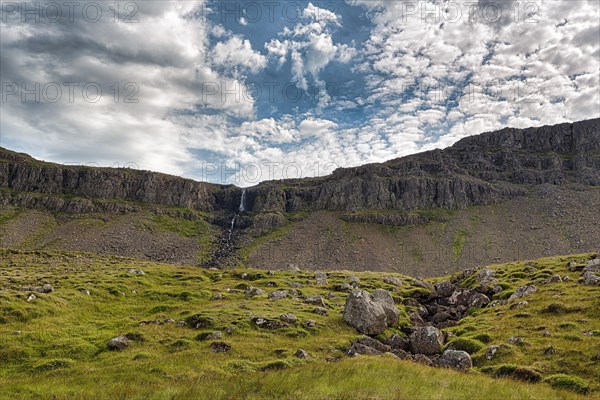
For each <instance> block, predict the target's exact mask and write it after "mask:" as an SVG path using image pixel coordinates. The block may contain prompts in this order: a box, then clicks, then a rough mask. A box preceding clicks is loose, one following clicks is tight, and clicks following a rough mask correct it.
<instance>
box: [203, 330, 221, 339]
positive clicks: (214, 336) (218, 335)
mask: <svg viewBox="0 0 600 400" xmlns="http://www.w3.org/2000/svg"><path fill="white" fill-rule="evenodd" d="M222 338H223V334H222V333H221V332H220V331H214V332H212V333H209V334H208V335H207V336H206V340H219V339H222Z"/></svg>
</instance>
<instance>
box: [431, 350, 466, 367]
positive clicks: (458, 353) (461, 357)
mask: <svg viewBox="0 0 600 400" xmlns="http://www.w3.org/2000/svg"><path fill="white" fill-rule="evenodd" d="M437 365H439V366H440V367H443V368H453V369H460V370H467V369H470V368H472V367H473V361H472V360H471V356H470V355H469V353H467V352H466V351H462V350H450V349H449V350H446V351H444V353H443V354H442V356H441V357H440V358H439V359H438V360H437Z"/></svg>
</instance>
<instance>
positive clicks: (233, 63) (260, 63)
mask: <svg viewBox="0 0 600 400" xmlns="http://www.w3.org/2000/svg"><path fill="white" fill-rule="evenodd" d="M213 62H214V63H215V64H217V65H221V66H224V67H233V68H237V67H242V68H243V69H248V70H250V71H251V72H253V73H257V72H259V71H260V70H262V69H263V68H264V67H265V66H266V65H267V59H266V57H264V56H263V55H262V54H260V53H258V52H256V51H254V50H252V45H251V44H250V41H249V40H248V39H242V38H241V37H240V36H237V35H236V36H232V37H230V38H229V40H227V41H226V42H219V43H217V44H216V46H215V48H214V49H213Z"/></svg>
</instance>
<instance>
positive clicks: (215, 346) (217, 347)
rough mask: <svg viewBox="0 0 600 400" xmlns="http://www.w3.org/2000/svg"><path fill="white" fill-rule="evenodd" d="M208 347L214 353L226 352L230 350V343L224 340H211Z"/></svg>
mask: <svg viewBox="0 0 600 400" xmlns="http://www.w3.org/2000/svg"><path fill="white" fill-rule="evenodd" d="M210 349H211V350H212V351H214V352H215V353H226V352H228V351H229V350H231V345H230V344H229V343H225V342H212V343H211V344H210Z"/></svg>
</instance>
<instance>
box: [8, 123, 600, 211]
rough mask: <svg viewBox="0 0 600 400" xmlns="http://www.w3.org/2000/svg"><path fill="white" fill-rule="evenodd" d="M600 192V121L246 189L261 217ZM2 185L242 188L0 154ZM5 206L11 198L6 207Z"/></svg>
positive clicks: (167, 200) (75, 190) (202, 195)
mask: <svg viewBox="0 0 600 400" xmlns="http://www.w3.org/2000/svg"><path fill="white" fill-rule="evenodd" d="M568 183H575V184H583V185H600V120H599V119H593V120H588V121H581V122H577V123H573V124H560V125H554V126H544V127H540V128H529V129H510V128H509V129H502V130H500V131H497V132H489V133H484V134H481V135H478V136H472V137H467V138H465V139H462V140H460V141H459V142H457V143H456V144H455V145H454V146H452V147H450V148H447V149H444V150H434V151H428V152H424V153H420V154H415V155H411V156H408V157H403V158H399V159H395V160H391V161H388V162H386V163H382V164H369V165H365V166H361V167H358V168H341V169H338V170H336V171H335V172H334V173H333V174H332V175H329V176H326V177H322V178H317V179H298V180H289V181H276V182H265V183H262V184H260V185H258V186H255V187H253V188H250V189H248V190H247V196H246V203H247V209H248V210H249V211H252V212H255V213H281V212H295V211H306V210H309V211H310V210H346V211H351V210H357V209H425V208H438V207H441V208H449V209H460V208H464V207H467V206H469V205H485V204H492V203H496V202H499V201H502V200H504V199H510V198H514V197H517V196H521V195H524V194H525V193H526V192H527V186H528V185H539V184H568ZM0 188H9V189H12V190H13V191H16V192H33V193H44V194H51V195H56V194H58V195H74V196H80V197H86V198H104V199H123V200H131V201H140V202H145V203H153V204H160V205H166V206H176V207H187V208H192V209H196V210H202V211H219V210H224V211H230V212H232V211H235V210H236V209H237V207H238V206H239V202H240V197H241V190H240V189H238V188H235V187H234V186H221V185H213V184H208V183H201V182H195V181H192V180H189V179H183V178H178V177H174V176H169V175H164V174H159V173H152V172H146V171H136V170H126V169H109V168H89V167H71V166H63V165H58V164H50V163H43V162H39V161H36V160H34V159H32V158H31V157H29V156H27V155H23V154H17V153H13V152H10V151H7V150H4V149H0ZM5 201H8V200H5Z"/></svg>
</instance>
